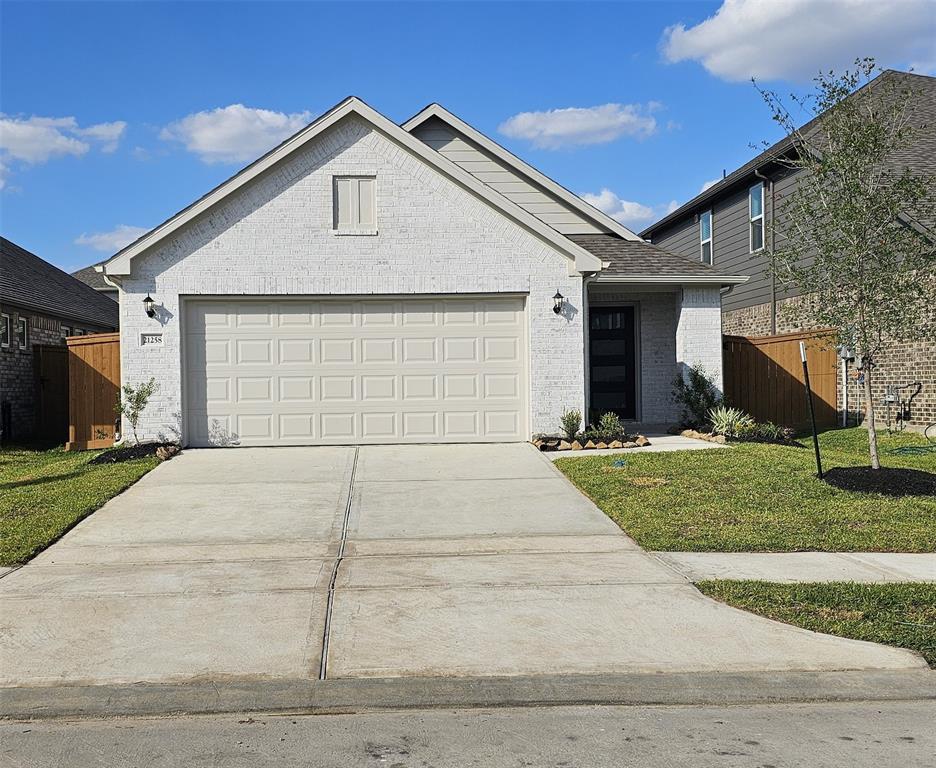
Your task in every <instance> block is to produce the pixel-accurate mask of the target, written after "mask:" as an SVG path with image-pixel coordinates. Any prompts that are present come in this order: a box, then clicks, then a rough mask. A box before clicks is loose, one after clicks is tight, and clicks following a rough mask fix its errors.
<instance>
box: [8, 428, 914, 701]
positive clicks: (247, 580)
mask: <svg viewBox="0 0 936 768" xmlns="http://www.w3.org/2000/svg"><path fill="white" fill-rule="evenodd" d="M326 627H327V636H328V644H327V654H323V650H324V649H323V645H324V643H323V640H324V638H325V636H326ZM323 655H324V656H325V659H326V662H327V663H326V666H325V670H324V671H325V673H326V674H325V676H326V677H327V678H328V679H341V678H388V677H438V676H444V677H485V676H502V675H506V676H512V675H555V674H594V673H628V672H666V671H679V672H691V671H699V672H711V671H748V670H750V671H758V670H768V671H770V670H849V669H913V668H920V667H924V666H925V665H924V663H923V661H922V659H920V658H919V657H918V656H916V655H914V654H912V653H910V652H908V651H903V650H900V649H894V648H885V647H883V646H878V645H873V644H869V643H862V642H857V641H851V640H844V639H840V638H834V637H829V636H825V635H817V634H814V633H810V632H806V631H804V630H800V629H796V628H793V627H789V626H786V625H782V624H777V623H775V622H771V621H767V620H765V619H760V618H757V617H755V616H753V615H751V614H748V613H744V612H742V611H738V610H735V609H733V608H730V607H728V606H725V605H723V604H720V603H717V602H715V601H712V600H710V599H708V598H706V597H704V596H702V595H701V594H700V593H699V592H698V591H697V590H696V589H695V588H694V587H693V586H692V585H691V584H690V583H689V582H688V581H687V580H686V579H685V577H684V576H682V575H680V574H679V573H677V572H676V571H675V570H673V569H672V568H671V567H669V566H668V565H666V564H664V563H663V562H661V561H660V560H658V559H657V558H655V557H653V556H652V555H649V554H647V553H645V552H643V551H642V550H640V549H639V548H638V547H637V546H636V544H635V543H634V542H633V541H632V540H631V539H630V538H628V537H627V536H625V535H624V534H622V533H621V531H620V530H619V529H618V528H617V526H616V525H614V523H612V522H611V521H610V520H608V518H607V517H606V516H605V515H604V514H603V513H602V512H601V511H600V510H598V509H597V508H596V507H595V506H594V505H593V504H592V503H591V502H590V501H589V500H588V499H586V498H585V497H584V496H582V495H581V494H580V493H579V492H578V491H577V490H576V489H575V488H574V487H573V486H571V485H570V484H569V483H568V481H567V480H566V479H565V478H564V477H563V476H562V475H561V474H559V472H558V471H557V470H556V469H555V468H554V467H553V466H552V465H551V463H550V462H549V461H548V460H546V459H545V458H543V457H542V455H541V454H539V452H537V451H536V450H535V449H534V448H532V446H529V445H522V444H505V445H485V446H471V445H451V446H445V445H440V446H374V447H361V448H359V449H354V448H255V449H239V450H190V451H185V452H184V453H183V454H182V455H181V456H179V457H178V458H176V459H173V460H172V461H171V462H168V463H167V464H164V465H162V466H160V467H159V468H157V469H156V470H154V471H153V472H151V473H150V474H149V475H147V476H146V477H145V478H143V480H141V481H140V482H139V483H137V484H136V485H135V486H133V487H132V488H131V489H129V490H128V491H126V492H125V493H123V494H121V495H120V496H118V497H117V498H115V499H113V500H111V501H110V502H109V503H108V504H106V505H105V506H104V507H103V508H102V509H101V510H99V511H98V512H96V513H95V514H94V515H92V516H91V517H89V518H88V519H87V520H85V521H84V522H83V523H81V524H80V525H79V526H77V527H76V528H75V529H74V530H73V531H71V532H70V533H69V534H68V535H66V536H65V537H64V538H63V539H62V540H61V541H60V542H59V543H57V544H55V545H54V546H52V547H50V548H49V549H48V550H46V551H45V552H44V553H42V554H41V555H40V556H39V557H37V558H35V559H34V560H33V561H32V562H31V563H29V564H28V565H26V566H25V567H23V568H20V569H18V570H16V571H14V572H12V573H10V574H7V575H6V576H5V577H4V578H2V579H0V686H44V685H56V684H66V683H67V684H124V683H135V682H163V683H172V682H186V681H195V680H211V681H219V682H223V681H224V680H273V679H304V680H316V679H318V678H319V676H320V672H321V671H322V669H321V661H322V658H323Z"/></svg>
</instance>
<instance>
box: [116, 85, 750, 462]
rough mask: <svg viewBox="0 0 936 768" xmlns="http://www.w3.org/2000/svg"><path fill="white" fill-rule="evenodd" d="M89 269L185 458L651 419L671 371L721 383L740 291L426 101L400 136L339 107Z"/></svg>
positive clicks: (392, 127)
mask: <svg viewBox="0 0 936 768" xmlns="http://www.w3.org/2000/svg"><path fill="white" fill-rule="evenodd" d="M104 270H105V273H106V274H107V276H108V279H109V280H112V281H113V282H115V283H117V284H119V285H120V287H121V295H120V312H121V358H122V359H121V366H122V368H121V369H122V376H123V381H124V383H138V382H141V381H145V380H147V379H149V378H150V377H155V378H156V380H157V382H158V383H159V390H158V392H157V394H156V395H155V396H154V398H153V399H152V401H151V402H150V405H149V406H148V408H147V409H146V411H145V412H144V414H143V417H142V419H141V423H140V429H141V431H142V432H143V433H145V434H146V436H147V437H154V436H159V435H163V436H166V437H170V436H178V437H180V439H181V440H182V441H183V442H185V443H188V444H191V445H289V444H340V443H435V442H479V441H521V440H528V439H530V437H531V436H532V435H533V434H534V433H555V432H557V431H558V430H559V421H560V418H561V416H562V414H563V412H564V411H567V410H569V409H579V410H582V411H586V410H587V408H588V407H589V406H590V407H591V408H592V410H593V411H596V412H603V411H608V410H614V411H617V412H618V413H619V414H621V415H622V416H624V417H625V418H627V419H630V420H633V421H640V422H643V423H645V424H646V423H662V424H666V423H671V422H672V421H673V420H674V419H675V418H676V417H677V411H676V408H675V406H674V404H673V403H672V402H671V397H670V395H671V388H672V381H673V379H674V377H675V376H676V375H677V373H678V372H679V371H680V370H681V369H682V368H683V367H685V366H688V365H692V364H694V363H703V364H705V365H706V366H707V367H708V368H709V370H710V371H712V372H713V374H714V375H715V377H716V378H718V377H719V376H720V370H721V328H720V322H721V319H720V315H721V294H722V292H723V290H726V288H727V287H730V286H732V285H734V284H737V283H740V282H743V281H744V280H745V278H743V277H736V276H732V275H726V274H723V273H722V272H721V271H720V270H715V269H712V268H711V267H708V266H706V265H704V264H700V263H699V261H698V259H687V258H684V257H681V256H676V255H673V254H671V253H667V252H666V251H664V250H662V249H660V248H657V247H654V246H652V245H649V244H647V243H645V242H643V241H641V240H640V238H638V237H637V236H636V235H635V234H634V233H632V232H631V231H630V230H628V229H626V228H625V227H623V226H622V225H621V224H619V223H618V222H616V221H615V220H613V219H611V218H609V217H608V216H606V215H604V214H603V213H601V212H599V211H598V210H596V209H595V208H593V207H591V206H589V205H588V204H587V203H585V202H584V201H582V200H581V199H580V198H578V197H576V196H575V195H573V194H571V193H570V192H568V191H567V190H565V189H564V188H562V187H560V186H559V185H558V184H556V182H554V181H552V180H551V179H548V178H546V177H545V176H543V175H542V174H541V173H539V172H538V171H536V170H535V169H533V168H531V167H530V166H528V165H527V164H526V163H524V162H523V161H521V160H519V159H518V158H516V157H514V156H513V155H511V154H510V153H509V152H507V151H506V150H504V149H503V148H502V147H500V146H498V145H497V144H495V143H494V142H493V141H491V140H490V139H488V138H487V137H485V136H483V135H482V134H480V133H478V132H477V131H476V130H474V129H473V128H471V127H470V126H468V125H466V124H465V123H463V122H462V121H461V120H459V119H458V118H456V117H454V116H453V115H451V114H450V113H448V112H447V111H446V110H444V109H443V108H441V107H439V106H438V105H431V106H429V107H427V108H426V109H425V110H423V111H422V112H420V113H419V114H418V115H416V116H415V117H413V118H412V119H411V120H409V121H407V122H406V123H404V124H403V125H402V126H400V125H397V124H396V123H394V122H392V121H390V120H388V119H387V118H386V117H384V116H383V115H381V114H379V113H378V112H376V111H375V110H374V109H372V108H371V107H369V106H368V105H366V104H365V103H363V102H362V101H360V100H359V99H357V98H349V99H347V100H345V101H343V102H341V103H340V104H339V105H337V106H336V107H334V108H333V109H331V110H329V111H328V112H327V113H326V114H324V115H322V116H321V117H320V118H318V119H317V120H316V121H315V122H313V123H312V124H310V125H309V126H307V127H306V128H304V129H303V130H301V131H299V132H298V133H297V134H295V135H294V136H293V137H291V138H290V139H288V140H286V141H285V142H284V143H283V144H281V145H280V146H278V147H276V148H275V149H273V150H272V151H271V152H269V153H268V154H266V155H264V156H263V157H262V158H260V159H259V160H257V161H256V162H254V163H253V164H251V165H249V166H248V167H247V168H245V169H244V170H242V171H241V172H239V173H238V174H237V175H235V176H234V177H232V178H231V179H229V180H228V181H226V182H224V183H223V184H222V185H220V186H219V187H217V188H216V189H214V190H213V191H211V192H209V193H208V194H207V195H205V196H204V197H202V198H201V199H200V200H197V201H196V202H194V203H193V204H192V205H190V206H189V207H188V208H186V209H184V210H183V211H181V212H180V213H178V214H176V215H175V216H173V217H172V218H170V219H169V220H167V221H166V222H164V223H163V224H161V225H159V226H158V227H156V228H155V229H153V230H152V231H151V232H149V233H148V234H146V235H144V236H143V237H141V238H140V239H139V240H137V241H136V242H135V243H132V244H131V245H129V246H127V247H126V248H124V249H123V250H122V251H120V252H119V253H118V254H117V255H115V256H114V257H113V258H111V259H110V260H109V261H107V262H106V263H105V265H104ZM147 298H150V299H151V300H152V302H153V306H152V307H151V308H150V311H149V312H146V311H145V308H144V304H145V300H146V299H147ZM555 310H558V311H555ZM150 314H151V315H152V316H150Z"/></svg>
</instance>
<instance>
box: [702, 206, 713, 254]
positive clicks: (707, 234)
mask: <svg viewBox="0 0 936 768" xmlns="http://www.w3.org/2000/svg"><path fill="white" fill-rule="evenodd" d="M699 241H700V242H701V251H700V253H699V258H700V259H701V261H702V263H703V264H711V263H712V212H711V211H705V212H704V213H702V214H701V215H700V216H699Z"/></svg>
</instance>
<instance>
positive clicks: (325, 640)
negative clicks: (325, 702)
mask: <svg viewBox="0 0 936 768" xmlns="http://www.w3.org/2000/svg"><path fill="white" fill-rule="evenodd" d="M360 452H361V449H360V448H355V449H354V457H353V458H352V459H351V472H350V473H349V475H348V490H347V494H348V499H347V503H346V504H345V511H344V518H343V519H342V522H341V538H340V539H339V543H338V553H337V554H336V555H335V563H334V566H333V568H332V573H331V579H330V581H329V582H328V599H327V602H326V604H325V629H324V631H323V634H322V656H321V660H320V662H319V679H320V680H325V679H326V677H327V675H328V644H329V639H330V635H331V622H332V612H333V611H334V608H335V584H336V582H337V581H338V570H339V568H341V562H342V560H344V551H345V544H346V543H347V541H348V524H349V522H350V520H351V505H352V504H353V503H354V473H355V471H356V470H357V464H358V456H359V455H360Z"/></svg>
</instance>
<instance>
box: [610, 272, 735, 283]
mask: <svg viewBox="0 0 936 768" xmlns="http://www.w3.org/2000/svg"><path fill="white" fill-rule="evenodd" d="M750 279H751V278H750V277H749V276H748V275H604V274H602V273H599V274H598V275H597V276H596V277H595V282H597V283H660V284H665V285H682V284H683V283H697V284H707V283H719V284H721V285H732V286H734V285H741V283H746V282H747V281H748V280H750Z"/></svg>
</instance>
